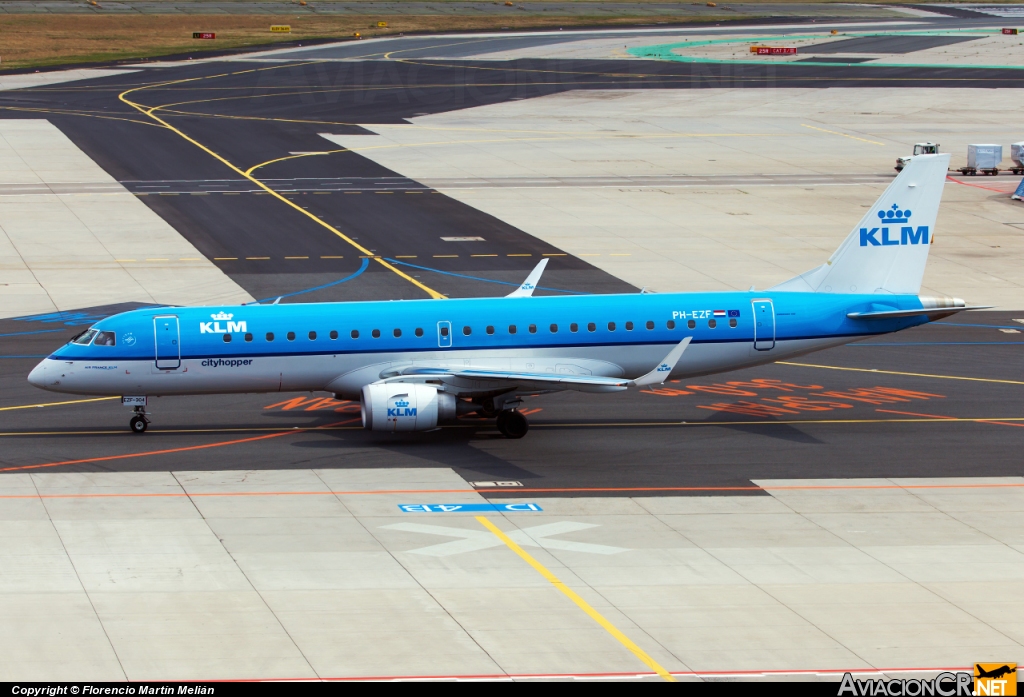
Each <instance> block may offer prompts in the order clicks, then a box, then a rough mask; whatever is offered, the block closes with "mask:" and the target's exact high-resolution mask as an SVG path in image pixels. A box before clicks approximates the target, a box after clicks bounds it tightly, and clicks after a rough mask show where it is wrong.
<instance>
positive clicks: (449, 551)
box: [382, 521, 629, 557]
mask: <svg viewBox="0 0 1024 697" xmlns="http://www.w3.org/2000/svg"><path fill="white" fill-rule="evenodd" d="M382 527H383V528H384V529H385V530H400V531H402V532H418V533H422V534H424V535H440V536H442V537H457V538H461V539H458V540H456V541H454V542H442V543H441V544H438V545H430V546H429V547H420V548H419V549H411V550H409V552H411V553H412V554H423V555H426V556H428V557H448V556H451V555H453V554H464V553H465V552H475V551H476V550H478V549H489V548H491V547H501V546H502V545H503V544H504V543H503V542H502V541H501V540H499V539H498V538H497V537H495V536H494V535H493V534H491V533H490V532H488V531H486V530H470V529H466V528H448V527H444V526H441V525H423V524H422V523H395V524H394V525H384V526H382ZM596 527H599V526H597V525H594V524H592V523H573V522H570V521H562V522H560V523H546V524H544V525H535V526H533V527H530V528H523V529H521V530H513V531H511V532H507V533H505V534H507V535H508V536H509V537H510V538H512V541H513V542H515V543H516V544H517V545H519V546H520V547H543V548H544V549H560V550H565V551H568V552H585V553H587V554H618V553H619V552H628V551H629V550H628V549H623V548H622V547H610V546H608V545H595V544H590V543H588V542H572V541H570V540H552V539H549V538H550V537H551V536H552V535H563V534H565V533H567V532H577V531H579V530H588V529H590V528H596Z"/></svg>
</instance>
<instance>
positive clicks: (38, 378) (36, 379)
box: [28, 361, 47, 389]
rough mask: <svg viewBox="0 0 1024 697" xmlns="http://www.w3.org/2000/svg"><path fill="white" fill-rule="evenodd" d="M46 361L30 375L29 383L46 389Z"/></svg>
mask: <svg viewBox="0 0 1024 697" xmlns="http://www.w3.org/2000/svg"><path fill="white" fill-rule="evenodd" d="M46 372H47V370H46V361H42V362H41V363H40V364H39V365H37V366H36V367H35V368H33V369H32V372H31V373H29V374H28V381H29V383H31V384H32V385H35V386H36V387H41V388H43V389H46Z"/></svg>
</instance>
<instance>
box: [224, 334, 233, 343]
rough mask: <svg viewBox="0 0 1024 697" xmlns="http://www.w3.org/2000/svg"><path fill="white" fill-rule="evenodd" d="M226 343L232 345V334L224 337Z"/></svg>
mask: <svg viewBox="0 0 1024 697" xmlns="http://www.w3.org/2000/svg"><path fill="white" fill-rule="evenodd" d="M224 343H225V344H230V343H231V335H230V334H225V335H224Z"/></svg>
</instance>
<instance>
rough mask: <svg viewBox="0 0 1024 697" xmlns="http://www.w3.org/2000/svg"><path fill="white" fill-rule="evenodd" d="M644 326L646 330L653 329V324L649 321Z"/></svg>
mask: <svg viewBox="0 0 1024 697" xmlns="http://www.w3.org/2000/svg"><path fill="white" fill-rule="evenodd" d="M644 326H646V327H647V328H648V329H654V322H652V321H651V320H647V324H646V325H644Z"/></svg>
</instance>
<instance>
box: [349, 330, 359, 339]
mask: <svg viewBox="0 0 1024 697" xmlns="http://www.w3.org/2000/svg"><path fill="white" fill-rule="evenodd" d="M351 336H352V338H353V339H358V338H359V330H358V329H353V330H352V334H351Z"/></svg>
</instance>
